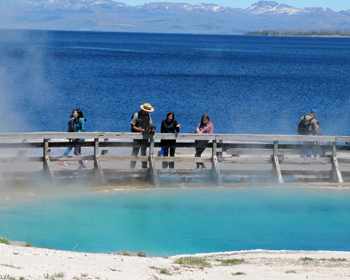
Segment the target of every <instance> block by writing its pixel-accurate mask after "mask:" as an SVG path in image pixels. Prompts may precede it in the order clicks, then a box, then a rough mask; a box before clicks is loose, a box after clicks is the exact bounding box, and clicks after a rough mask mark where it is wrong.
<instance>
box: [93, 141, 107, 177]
mask: <svg viewBox="0 0 350 280" xmlns="http://www.w3.org/2000/svg"><path fill="white" fill-rule="evenodd" d="M99 143H100V142H99V139H98V138H95V139H94V144H95V145H94V170H95V175H96V177H98V178H99V179H100V180H101V182H102V183H103V184H105V183H106V177H105V175H104V173H103V169H102V167H101V162H100V156H99Z"/></svg>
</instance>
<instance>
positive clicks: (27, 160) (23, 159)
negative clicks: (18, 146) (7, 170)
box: [0, 156, 44, 163]
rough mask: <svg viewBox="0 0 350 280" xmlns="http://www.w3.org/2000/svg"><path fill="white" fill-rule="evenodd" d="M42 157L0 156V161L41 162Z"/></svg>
mask: <svg viewBox="0 0 350 280" xmlns="http://www.w3.org/2000/svg"><path fill="white" fill-rule="evenodd" d="M43 159H44V158H43V157H42V156H38V157H25V158H17V157H0V162H1V163H6V162H7V163H9V162H43Z"/></svg>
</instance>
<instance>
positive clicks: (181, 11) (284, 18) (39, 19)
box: [0, 0, 350, 34]
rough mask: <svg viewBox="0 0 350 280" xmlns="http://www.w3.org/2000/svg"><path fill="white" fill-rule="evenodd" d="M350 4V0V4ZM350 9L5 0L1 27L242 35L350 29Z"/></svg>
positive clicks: (0, 13)
mask: <svg viewBox="0 0 350 280" xmlns="http://www.w3.org/2000/svg"><path fill="white" fill-rule="evenodd" d="M349 6H350V4H349ZM349 27H350V10H347V11H341V12H339V13H337V12H334V11H333V10H331V9H330V8H327V7H315V8H310V7H308V8H296V7H292V6H288V5H285V4H283V3H277V2H275V1H258V2H257V3H255V4H253V5H251V6H250V7H248V8H247V9H238V8H233V7H223V6H220V5H215V4H197V5H190V4H186V3H171V2H149V3H145V4H142V5H139V6H129V5H126V4H124V3H122V2H116V1H112V0H1V1H0V28H27V29H28V28H29V29H33V28H35V29H56V30H57V29H60V30H101V31H131V32H132V31H138V32H176V33H217V34H241V33H244V32H246V31H255V30H263V29H320V28H328V29H349Z"/></svg>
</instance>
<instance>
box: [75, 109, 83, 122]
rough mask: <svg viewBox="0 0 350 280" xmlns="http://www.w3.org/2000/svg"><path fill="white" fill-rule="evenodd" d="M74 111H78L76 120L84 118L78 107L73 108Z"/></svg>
mask: <svg viewBox="0 0 350 280" xmlns="http://www.w3.org/2000/svg"><path fill="white" fill-rule="evenodd" d="M74 111H76V112H77V113H78V120H79V119H82V118H84V114H83V112H82V111H81V110H80V109H75V110H73V112H74ZM85 121H86V120H85Z"/></svg>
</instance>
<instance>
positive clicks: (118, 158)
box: [100, 155, 148, 161]
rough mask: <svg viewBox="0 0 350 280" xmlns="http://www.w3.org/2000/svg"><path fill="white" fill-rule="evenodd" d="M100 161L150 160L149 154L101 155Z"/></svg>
mask: <svg viewBox="0 0 350 280" xmlns="http://www.w3.org/2000/svg"><path fill="white" fill-rule="evenodd" d="M100 161H148V156H110V155H108V156H102V155H101V156H100Z"/></svg>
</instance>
